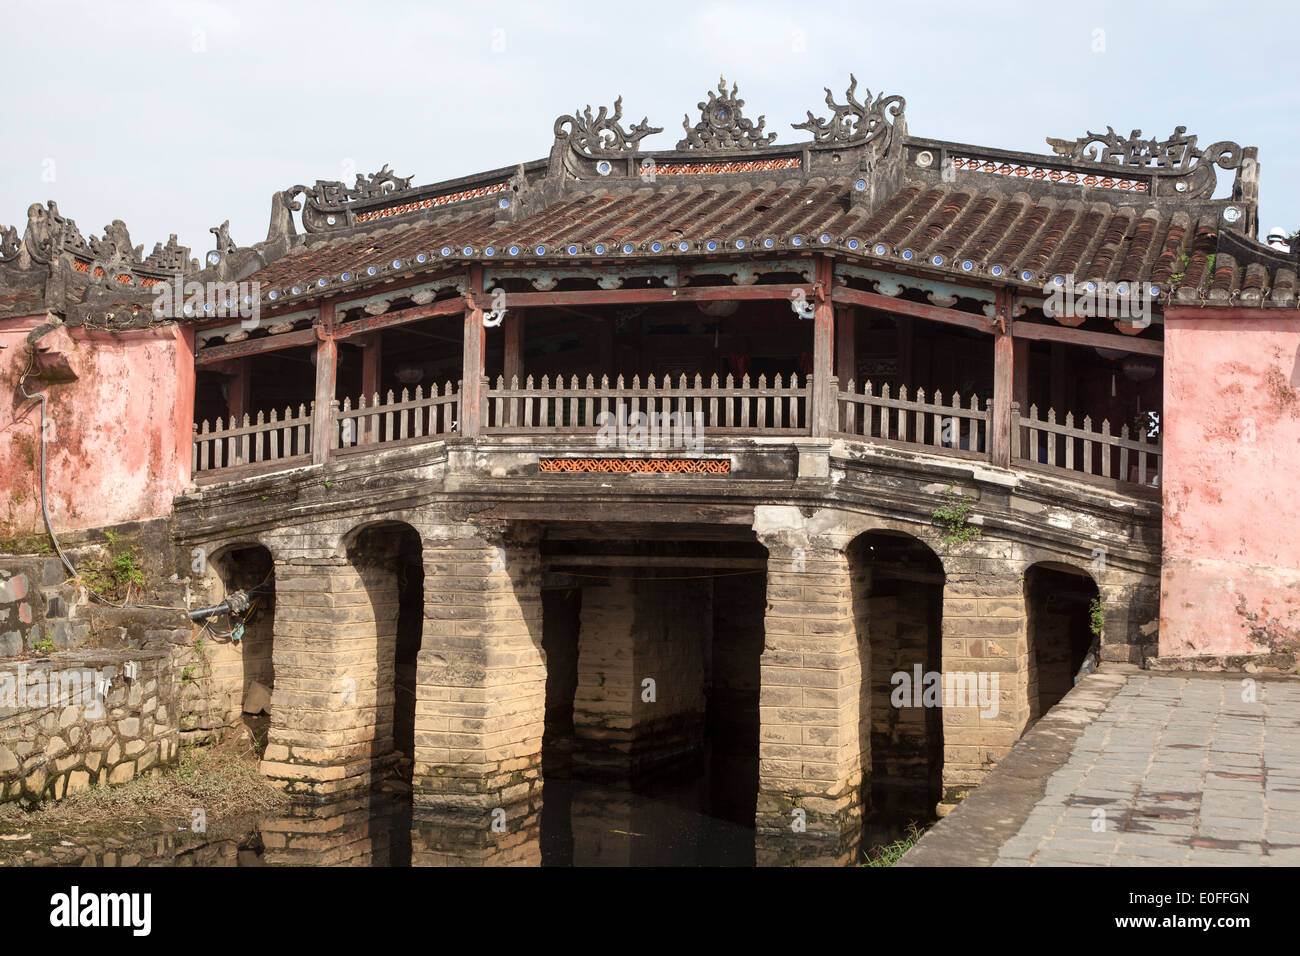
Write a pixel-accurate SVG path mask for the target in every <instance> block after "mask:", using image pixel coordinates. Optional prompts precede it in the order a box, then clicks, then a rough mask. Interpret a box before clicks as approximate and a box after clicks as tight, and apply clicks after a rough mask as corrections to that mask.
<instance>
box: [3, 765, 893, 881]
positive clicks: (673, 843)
mask: <svg viewBox="0 0 1300 956" xmlns="http://www.w3.org/2000/svg"><path fill="white" fill-rule="evenodd" d="M756 777H757V767H756V766H754V765H752V761H746V760H737V759H735V758H727V757H717V756H715V757H713V758H712V759H710V760H708V761H707V762H706V761H701V762H700V764H699V765H698V766H693V767H689V768H685V769H684V770H683V771H682V772H679V773H677V774H674V775H672V776H670V777H667V778H659V779H658V780H657V781H656V782H652V783H647V784H645V785H639V786H635V787H634V786H630V785H629V784H628V783H627V782H626V781H623V782H618V783H598V782H593V781H588V780H575V779H570V778H566V777H565V776H562V775H552V776H549V777H548V778H547V780H546V784H545V787H544V791H543V799H542V800H541V801H539V805H535V806H522V807H514V808H511V809H510V811H509V813H508V814H507V813H506V812H504V811H501V812H497V813H491V812H481V811H475V812H470V813H459V814H440V815H435V814H431V813H430V812H428V811H426V810H424V809H422V808H421V809H417V808H414V807H413V805H412V800H411V796H410V792H409V788H408V787H407V786H406V785H405V784H404V783H403V782H402V781H400V780H391V781H388V782H387V783H385V784H384V785H383V786H382V787H380V788H377V789H375V790H373V791H370V792H367V793H361V794H356V795H352V796H349V797H347V798H345V799H342V800H338V801H333V802H330V803H327V804H316V803H295V804H292V805H291V806H290V807H289V809H288V810H286V811H283V812H279V813H276V814H274V815H266V816H257V815H249V816H244V817H238V818H234V819H226V820H212V819H209V820H208V821H207V829H206V831H205V832H203V833H196V832H191V831H189V830H186V829H184V828H178V827H176V826H175V825H174V824H165V823H163V822H162V821H157V820H156V821H152V822H147V821H142V820H140V819H133V820H129V821H127V820H124V821H122V823H121V825H120V826H115V825H108V826H100V827H98V828H96V829H95V830H94V831H93V833H83V834H80V835H77V836H71V835H69V836H71V839H60V840H58V841H57V843H54V841H50V842H49V844H48V845H45V846H39V845H38V843H37V842H34V843H29V844H26V845H25V846H30V847H31V848H32V850H33V851H36V850H39V853H36V852H33V853H29V854H28V856H27V857H26V858H25V859H17V858H15V857H14V856H12V855H11V856H9V857H8V858H7V859H8V862H11V863H19V864H21V863H28V864H32V863H35V864H37V865H41V864H47V863H56V864H60V865H88V866H141V865H144V866H150V865H154V866H156V865H166V866H376V867H405V866H561V867H564V866H707V867H748V866H754V865H756V864H766V865H771V864H782V863H793V862H797V863H799V864H800V865H806V864H820V865H852V864H854V863H860V862H862V860H863V854H862V853H861V852H860V851H859V852H857V853H856V854H854V855H853V856H848V855H846V854H844V853H842V852H839V851H831V850H828V849H824V848H823V847H821V846H820V845H819V844H820V841H818V840H816V839H815V838H809V837H804V838H796V837H794V836H793V835H791V836H789V837H778V838H776V839H775V841H773V838H771V837H763V838H760V839H759V840H758V844H757V845H756V832H755V829H754V825H753V820H754V808H755V799H756V798H755V792H756V787H755V783H756ZM896 835H897V834H893V833H891V832H889V831H885V830H880V829H879V827H872V826H869V827H868V838H869V840H870V844H869V845H873V844H875V843H876V842H884V841H885V840H886V839H893V838H895V836H896ZM61 836H62V835H61ZM38 842H39V841H38ZM10 846H11V847H13V849H15V850H16V849H18V847H17V846H16V845H13V844H10Z"/></svg>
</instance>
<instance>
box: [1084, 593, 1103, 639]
mask: <svg viewBox="0 0 1300 956" xmlns="http://www.w3.org/2000/svg"><path fill="white" fill-rule="evenodd" d="M1105 623H1106V602H1104V601H1103V600H1102V599H1101V595H1100V594H1098V595H1097V596H1096V597H1095V598H1093V599H1092V603H1091V604H1089V605H1088V626H1089V627H1090V628H1091V630H1092V633H1093V634H1096V635H1097V636H1098V637H1100V636H1101V628H1102V625H1104V624H1105Z"/></svg>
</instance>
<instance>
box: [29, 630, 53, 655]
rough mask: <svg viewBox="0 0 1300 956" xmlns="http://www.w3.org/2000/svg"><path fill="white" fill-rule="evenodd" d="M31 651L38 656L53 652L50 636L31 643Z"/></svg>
mask: <svg viewBox="0 0 1300 956" xmlns="http://www.w3.org/2000/svg"><path fill="white" fill-rule="evenodd" d="M32 650H34V651H36V653H38V654H51V653H53V652H54V642H53V641H52V640H50V636H49V635H48V634H47V635H45V636H44V637H42V638H41V639H40V640H33V641H32Z"/></svg>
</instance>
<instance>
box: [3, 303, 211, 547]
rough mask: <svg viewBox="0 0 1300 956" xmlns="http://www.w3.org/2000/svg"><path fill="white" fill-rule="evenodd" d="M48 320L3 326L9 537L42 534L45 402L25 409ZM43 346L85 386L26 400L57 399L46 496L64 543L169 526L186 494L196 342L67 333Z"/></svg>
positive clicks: (173, 335) (155, 333)
mask: <svg viewBox="0 0 1300 956" xmlns="http://www.w3.org/2000/svg"><path fill="white" fill-rule="evenodd" d="M45 321H46V317H45V316H43V315H42V316H35V317H30V318H24V319H4V320H0V345H4V346H6V348H4V349H0V381H2V382H3V383H4V393H3V394H4V398H3V401H4V407H3V409H2V410H0V434H2V435H3V437H2V438H0V478H3V481H2V482H0V488H2V489H3V492H4V503H3V506H2V507H0V537H4V538H9V537H13V536H16V535H26V534H28V533H34V532H35V533H39V532H43V530H44V526H45V525H44V520H43V519H42V517H41V505H40V470H39V469H40V460H41V459H40V440H41V409H40V403H39V402H37V401H32V400H28V399H25V398H23V396H22V393H21V392H20V391H19V390H18V381H19V377H20V376H21V375H22V372H23V369H24V368H25V367H26V364H27V360H28V352H27V347H26V339H27V333H28V332H30V331H31V330H32V329H34V328H35V327H37V326H38V325H40V324H41V323H43V322H45ZM39 346H41V347H46V346H48V347H49V348H50V349H51V350H56V351H61V352H63V353H64V355H66V357H67V359H68V364H69V365H70V366H71V368H72V371H73V372H75V373H76V375H77V380H76V381H74V382H69V383H67V384H52V385H46V384H45V383H43V382H41V381H40V380H39V379H35V378H30V377H29V378H28V379H27V382H26V389H27V391H28V392H30V393H31V394H33V395H35V394H36V392H37V391H38V390H42V391H44V392H45V394H46V396H47V398H48V406H47V410H46V414H47V417H48V418H50V419H52V420H53V431H52V440H51V441H50V442H49V444H48V445H47V448H46V453H47V457H46V487H47V490H48V498H49V509H50V517H51V518H52V520H53V522H54V530H55V532H56V533H58V532H60V531H75V530H81V529H85V528H95V527H102V526H105V525H112V524H118V523H121V522H125V521H138V520H143V519H147V518H156V517H162V516H164V515H166V514H167V513H168V512H169V511H170V509H171V503H172V498H173V497H174V496H175V494H176V493H177V492H178V491H179V490H181V489H182V488H184V487H185V486H186V485H187V484H188V483H189V472H190V440H191V438H190V436H191V428H192V422H193V402H194V347H193V332H192V330H190V329H182V328H180V327H178V326H168V327H164V328H159V329H145V330H134V331H128V332H119V333H112V332H103V331H90V330H86V329H71V328H67V327H61V328H58V329H55V330H54V331H52V332H50V333H48V334H46V335H45V336H43V337H42V338H41V340H40V342H39Z"/></svg>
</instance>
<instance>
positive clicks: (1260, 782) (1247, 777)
mask: <svg viewBox="0 0 1300 956" xmlns="http://www.w3.org/2000/svg"><path fill="white" fill-rule="evenodd" d="M1254 687H1255V694H1256V700H1254V701H1243V700H1242V696H1243V685H1242V678H1241V677H1240V676H1233V677H1223V676H1217V675H1216V676H1200V675H1188V676H1175V675H1160V674H1149V673H1146V672H1142V671H1137V670H1136V669H1132V668H1119V669H1114V670H1112V669H1111V668H1104V669H1103V671H1102V672H1101V673H1098V674H1096V675H1093V676H1092V677H1089V678H1087V679H1085V680H1084V681H1083V682H1081V683H1080V684H1079V685H1078V686H1077V687H1076V688H1075V689H1074V690H1073V691H1071V693H1070V694H1069V695H1068V696H1067V697H1066V699H1065V700H1064V701H1062V702H1061V704H1059V705H1057V707H1055V708H1053V710H1052V711H1051V712H1050V713H1049V714H1048V715H1047V716H1046V717H1044V718H1043V720H1041V721H1040V722H1039V723H1038V724H1036V725H1035V726H1034V727H1033V728H1032V729H1031V730H1030V732H1029V733H1028V734H1026V735H1025V737H1023V738H1022V739H1021V741H1020V742H1019V743H1018V744H1017V745H1016V748H1015V749H1013V751H1012V753H1011V754H1009V755H1008V756H1007V757H1006V758H1005V759H1004V760H1003V761H1002V763H1000V764H999V765H998V767H997V768H996V769H995V770H994V771H993V772H992V773H991V774H990V775H989V777H988V779H987V780H986V781H985V783H983V784H981V785H980V787H978V788H977V789H976V791H975V792H974V793H973V794H971V796H970V797H969V798H968V799H967V800H966V802H965V803H963V804H962V805H961V806H959V807H958V808H957V809H956V810H954V811H953V812H952V813H950V814H949V815H948V816H947V817H946V818H945V819H944V820H942V821H940V823H939V824H938V825H936V826H935V827H934V828H933V829H932V830H931V831H930V832H929V833H928V834H926V836H925V837H924V838H923V839H922V840H921V842H920V843H918V844H917V846H916V848H915V849H913V850H912V852H911V853H909V854H908V855H907V857H905V858H904V860H903V861H902V865H910V866H926V865H941V866H953V865H957V866H960V865H992V866H1026V865H1028V866H1110V865H1117V866H1215V865H1248V866H1260V865H1265V866H1268V865H1272V866H1279V865H1282V866H1296V865H1300V682H1296V681H1293V680H1276V679H1275V680H1268V679H1257V680H1256V681H1255V685H1254Z"/></svg>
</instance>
